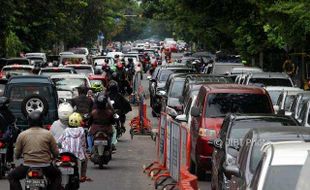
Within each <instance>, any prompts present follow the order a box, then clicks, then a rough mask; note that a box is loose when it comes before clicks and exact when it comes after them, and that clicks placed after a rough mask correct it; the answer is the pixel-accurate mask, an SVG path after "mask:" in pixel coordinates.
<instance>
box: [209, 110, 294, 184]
mask: <svg viewBox="0 0 310 190" xmlns="http://www.w3.org/2000/svg"><path fill="white" fill-rule="evenodd" d="M298 125H299V124H298V122H297V121H296V120H295V119H293V118H291V117H289V116H279V115H273V114H270V115H266V114H252V115H244V114H229V115H227V116H226V117H225V119H224V121H223V124H222V128H221V131H220V134H219V137H218V138H217V139H215V140H214V141H213V142H216V143H213V144H214V146H215V149H214V151H213V155H212V160H213V162H212V180H211V186H212V189H225V187H226V188H227V187H228V183H229V178H228V177H227V176H226V175H225V172H224V168H223V166H227V165H231V164H235V163H236V159H237V156H238V153H239V148H240V142H242V140H243V137H244V136H245V134H246V133H247V132H248V131H249V130H250V129H254V128H258V127H264V126H268V127H279V126H298Z"/></svg>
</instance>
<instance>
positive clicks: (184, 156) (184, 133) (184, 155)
mask: <svg viewBox="0 0 310 190" xmlns="http://www.w3.org/2000/svg"><path fill="white" fill-rule="evenodd" d="M188 135H189V134H188V130H187V128H186V127H184V126H181V167H187V165H188V152H187V151H188V150H187V148H188V147H187V146H188V139H189V138H188Z"/></svg>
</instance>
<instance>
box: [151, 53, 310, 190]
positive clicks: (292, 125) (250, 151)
mask: <svg viewBox="0 0 310 190" xmlns="http://www.w3.org/2000/svg"><path fill="white" fill-rule="evenodd" d="M148 79H149V92H150V105H151V108H152V115H153V116H154V117H159V116H160V113H161V112H165V113H166V114H168V115H169V116H171V117H172V118H174V120H175V121H177V122H181V123H182V124H184V125H186V126H187V128H188V129H189V130H190V139H191V150H190V168H189V171H190V172H191V173H192V174H195V175H196V176H197V177H198V179H199V180H205V179H207V180H210V181H211V189H220V190H222V189H255V190H256V189H307V187H308V186H309V182H308V180H307V176H308V174H307V172H306V171H307V170H308V168H309V163H310V162H309V160H310V157H309V156H308V152H309V149H310V144H309V143H308V141H309V134H310V129H309V128H308V126H310V125H309V121H310V120H309V110H310V109H309V107H310V106H309V105H310V98H309V97H310V93H309V92H308V91H304V90H302V89H300V88H297V87H296V86H295V84H294V82H293V80H292V79H291V78H290V77H289V76H288V75H287V74H285V73H276V72H264V71H263V70H262V69H260V68H257V67H250V66H245V65H244V64H242V61H241V58H240V56H238V55H225V54H212V53H209V52H197V53H192V54H188V53H187V54H184V56H183V57H182V58H181V59H180V60H177V61H176V63H172V64H168V65H161V66H158V67H157V68H156V69H155V71H154V72H153V73H152V75H151V76H150V77H148Z"/></svg>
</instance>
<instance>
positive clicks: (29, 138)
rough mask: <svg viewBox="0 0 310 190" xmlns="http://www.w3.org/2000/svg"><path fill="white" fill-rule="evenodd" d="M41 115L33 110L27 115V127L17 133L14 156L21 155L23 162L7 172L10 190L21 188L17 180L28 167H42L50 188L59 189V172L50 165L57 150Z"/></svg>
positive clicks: (21, 177) (57, 152)
mask: <svg viewBox="0 0 310 190" xmlns="http://www.w3.org/2000/svg"><path fill="white" fill-rule="evenodd" d="M42 120H43V115H42V113H41V112H39V111H33V112H31V113H29V115H28V124H29V127H30V128H29V129H27V130H25V131H23V132H22V133H20V134H19V136H18V137H17V140H16V144H15V157H16V158H17V159H19V158H21V157H23V160H24V162H23V164H22V165H20V166H18V167H16V168H15V169H14V170H12V171H11V172H10V173H9V174H8V180H9V182H10V189H11V190H22V187H21V184H20V182H19V180H21V179H24V178H25V177H26V174H27V172H28V170H29V168H30V167H39V168H42V171H43V173H44V175H45V176H46V177H47V178H49V180H50V181H51V183H50V188H49V189H52V190H58V189H61V172H60V171H59V170H58V169H57V168H56V167H54V166H52V165H51V163H52V160H53V159H54V158H57V157H58V155H59V150H58V147H57V143H56V141H55V138H54V137H53V135H52V134H51V132H50V131H48V130H46V129H44V128H43V127H42V126H43V123H42Z"/></svg>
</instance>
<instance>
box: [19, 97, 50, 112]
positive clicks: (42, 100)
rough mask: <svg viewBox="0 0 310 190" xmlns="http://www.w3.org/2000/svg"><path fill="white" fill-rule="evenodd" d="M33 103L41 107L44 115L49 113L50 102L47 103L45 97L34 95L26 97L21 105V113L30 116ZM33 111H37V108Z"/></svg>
mask: <svg viewBox="0 0 310 190" xmlns="http://www.w3.org/2000/svg"><path fill="white" fill-rule="evenodd" d="M31 101H32V102H33V103H36V104H37V106H41V107H42V113H43V115H46V114H47V112H48V102H47V100H46V99H45V98H44V97H42V96H40V95H37V94H32V95H30V96H27V97H25V98H24V100H23V101H22V104H21V111H22V113H23V115H24V116H25V117H27V116H28V114H29V113H28V112H29V110H28V108H29V107H30V106H31ZM27 107H28V108H27ZM27 110H28V111H27ZM33 110H37V108H35V107H33Z"/></svg>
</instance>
